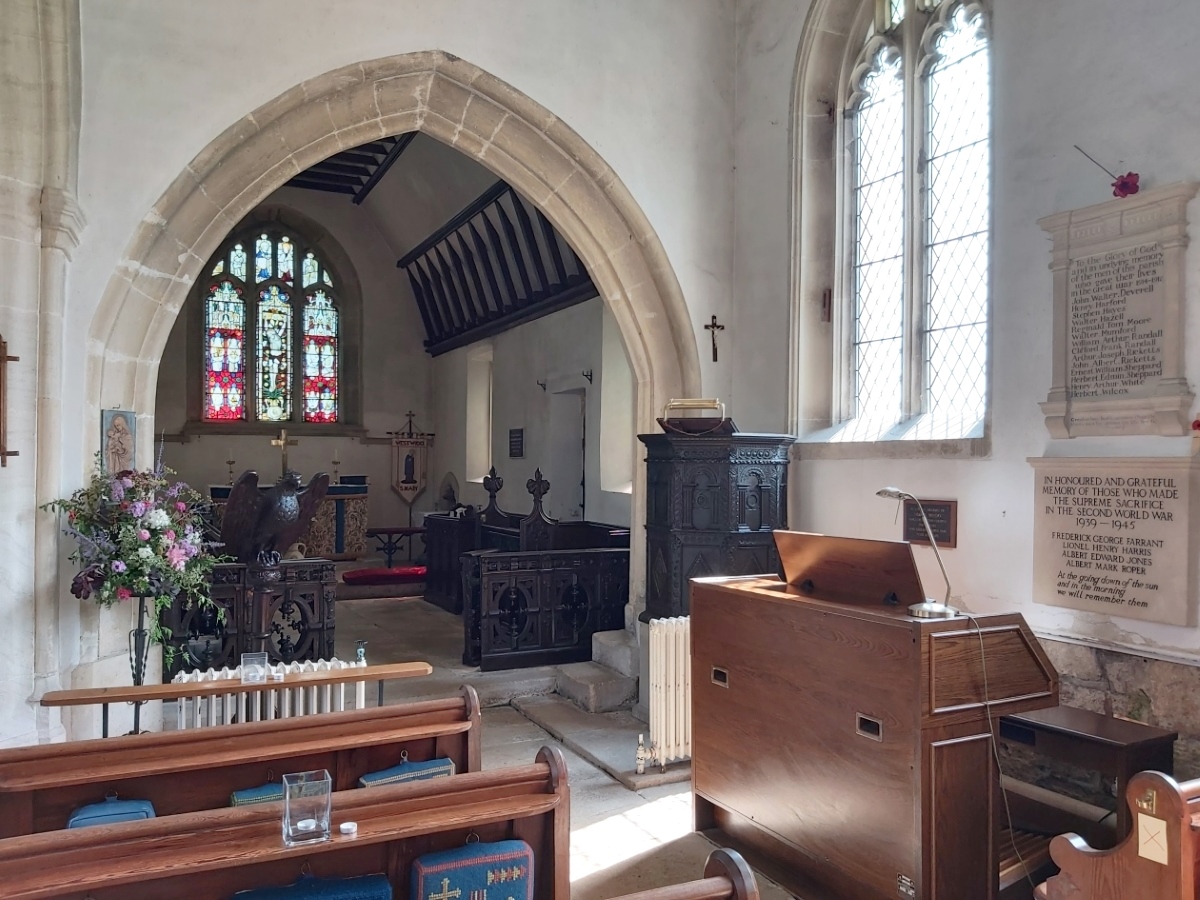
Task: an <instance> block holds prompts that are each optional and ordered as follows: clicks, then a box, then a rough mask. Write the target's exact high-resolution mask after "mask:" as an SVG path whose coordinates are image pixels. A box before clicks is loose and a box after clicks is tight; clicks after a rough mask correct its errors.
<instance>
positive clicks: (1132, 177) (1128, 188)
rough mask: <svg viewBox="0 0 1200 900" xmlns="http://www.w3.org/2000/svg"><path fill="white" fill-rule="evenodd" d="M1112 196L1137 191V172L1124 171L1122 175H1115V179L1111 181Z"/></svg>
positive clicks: (1127, 194)
mask: <svg viewBox="0 0 1200 900" xmlns="http://www.w3.org/2000/svg"><path fill="white" fill-rule="evenodd" d="M1112 188H1113V196H1114V197H1128V196H1129V195H1130V194H1136V193H1137V192H1138V173H1137V172H1126V173H1125V174H1124V175H1119V176H1117V180H1116V181H1114V182H1113V183H1112Z"/></svg>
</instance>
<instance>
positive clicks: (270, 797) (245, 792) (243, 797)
mask: <svg viewBox="0 0 1200 900" xmlns="http://www.w3.org/2000/svg"><path fill="white" fill-rule="evenodd" d="M282 799H283V784H282V783H281V782H278V781H268V782H267V783H266V784H260V785H259V786H258V787H251V788H242V789H241V790H240V791H234V792H233V793H232V794H230V795H229V805H230V806H253V805H254V804H255V803H273V802H275V801H276V800H282Z"/></svg>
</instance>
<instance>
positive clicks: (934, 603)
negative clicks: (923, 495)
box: [875, 487, 958, 619]
mask: <svg viewBox="0 0 1200 900" xmlns="http://www.w3.org/2000/svg"><path fill="white" fill-rule="evenodd" d="M875 496H877V497H883V498H884V499H886V500H904V499H906V498H907V499H909V500H911V501H912V502H913V503H915V504H917V509H918V510H919V511H920V513H921V521H922V522H924V523H925V534H926V535H928V536H929V546H930V547H932V548H933V555H934V556H936V557H937V562H938V566H939V567H940V568H941V570H942V579H943V580H944V581H945V582H946V600H945V602H942V601H939V600H934V599H932V598H930V597H926V598H925V601H924V602H923V603H914V604H912V606H910V607H909V608H908V614H909V615H910V616H913V617H914V618H917V619H949V618H953V617H954V616H957V615H958V610H957V609H955V608H954V607H953V606H951V605H950V576H949V575H947V574H946V565H945V563H943V562H942V554H941V551H940V550H938V545H937V541H935V540H934V539H933V529H932V528H930V527H929V519H927V518H926V517H925V507H923V506H922V505H921V501H920V500H918V499H917V498H916V497H914V496H913V495H912V494H910V493H909V492H908V491H902V490H900V489H899V488H895V487H885V488H882V489H880V490H878V491H876V492H875Z"/></svg>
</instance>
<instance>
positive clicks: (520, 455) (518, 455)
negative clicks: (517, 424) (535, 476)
mask: <svg viewBox="0 0 1200 900" xmlns="http://www.w3.org/2000/svg"><path fill="white" fill-rule="evenodd" d="M508 458H509V459H524V458H525V429H524V428H510V429H508Z"/></svg>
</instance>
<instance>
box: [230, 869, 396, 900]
mask: <svg viewBox="0 0 1200 900" xmlns="http://www.w3.org/2000/svg"><path fill="white" fill-rule="evenodd" d="M233 896H234V898H235V900H392V885H391V884H390V883H389V882H388V880H387V876H386V875H363V876H361V877H358V878H315V877H313V876H312V875H302V876H301V877H300V880H299V881H297V882H296V883H295V884H288V885H284V886H283V887H267V888H251V889H250V890H248V891H238V892H237V893H236V894H234V895H233Z"/></svg>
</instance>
